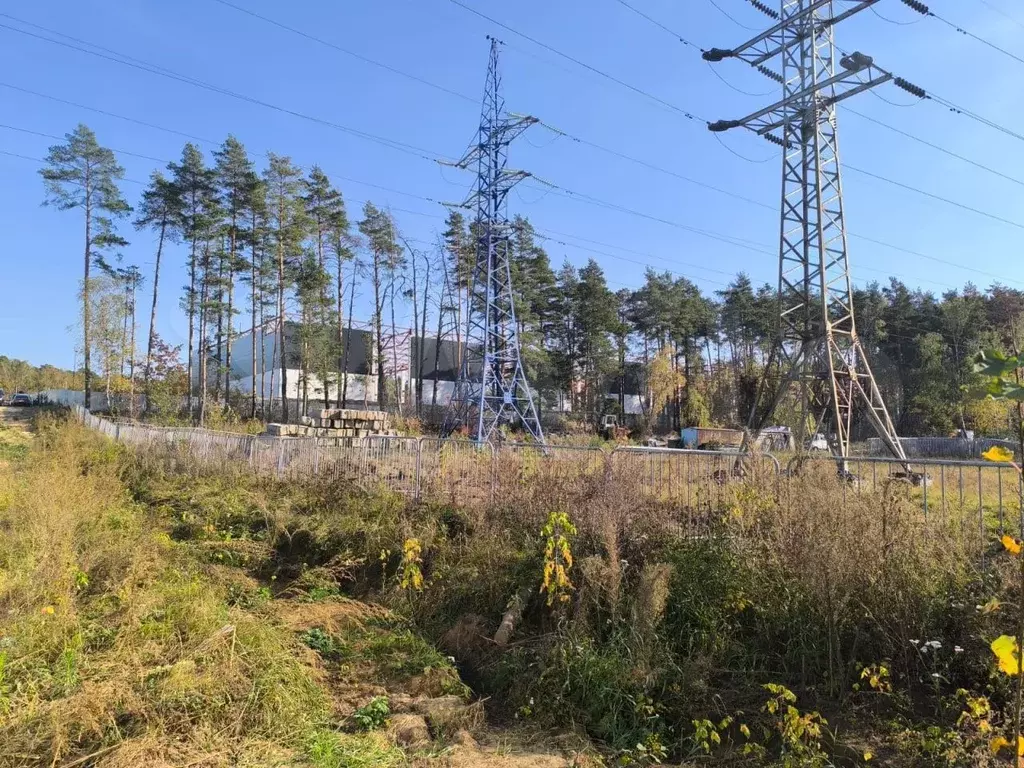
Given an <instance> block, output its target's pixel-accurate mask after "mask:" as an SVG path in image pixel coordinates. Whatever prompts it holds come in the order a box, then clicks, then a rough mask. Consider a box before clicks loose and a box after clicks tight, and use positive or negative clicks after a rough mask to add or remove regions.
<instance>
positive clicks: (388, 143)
mask: <svg viewBox="0 0 1024 768" xmlns="http://www.w3.org/2000/svg"><path fill="white" fill-rule="evenodd" d="M0 15H2V16H5V17H7V18H13V17H10V16H9V15H8V14H0ZM18 21H19V22H20V21H21V20H20V19H18ZM22 23H28V22H22ZM33 26H38V25H33ZM0 29H6V30H8V31H11V32H16V33H18V34H21V35H26V36H28V37H34V38H36V39H38V40H43V41H45V42H48V43H52V44H54V45H59V46H62V47H64V48H69V49H71V50H75V51H79V52H81V53H86V54H89V55H90V56H95V57H97V58H101V59H106V60H107V61H112V62H114V63H116V64H121V65H123V66H127V67H132V68H134V69H139V70H142V71H144V72H149V73H150V74H155V75H160V76H161V77H166V78H168V79H171V80H175V81H178V82H181V83H185V84H186V85H192V86H194V87H196V88H202V89H204V90H207V91H211V92H213V93H219V94H222V95H225V96H230V97H231V98H234V99H238V100H240V101H244V102H247V103H250V104H255V105H257V106H260V107H264V108H266V109H272V110H274V111H276V112H281V113H284V114H288V115H292V116H293V117H298V118H300V119H303V120H307V121H309V122H312V123H316V124H318V125H323V126H325V127H328V128H332V129H334V130H337V131H341V132H342V133H347V134H349V135H352V136H356V137H357V138H361V139H365V140H366V141H371V142H374V143H376V144H380V145H381V146H385V147H389V148H390V149H395V150H397V151H400V152H405V153H407V154H411V155H413V156H416V157H420V158H421V159H424V160H433V159H434V158H433V157H428V156H427V155H429V154H431V153H430V152H429V150H425V149H422V148H421V147H416V146H414V145H412V144H407V143H405V142H400V141H396V140H394V139H388V138H385V137H383V136H377V135H375V134H372V133H368V132H366V131H361V130H359V129H356V128H351V127H350V126H346V125H341V124H339V123H335V122H332V121H330V120H325V119H323V118H319V117H314V116H313V115H308V114H305V113H303V112H298V111H296V110H293V109H289V108H287V107H281V106H278V105H276V104H271V103H270V102H267V101H263V100H262V99H257V98H254V97H252V96H246V95H245V94H241V93H237V92H235V91H231V90H228V89H226V88H221V87H219V86H216V85H211V84H210V83H206V82H203V81H201V80H197V79H195V78H192V77H189V76H187V75H181V74H179V73H177V72H173V71H172V70H169V69H166V68H164V67H159V66H157V65H153V64H149V63H137V62H140V61H141V60H138V59H136V60H128V58H129V57H124V56H123V55H121V54H115V55H113V56H111V55H107V54H104V53H98V52H97V51H90V50H89V49H87V48H83V47H81V46H79V45H74V44H72V43H66V42H64V41H62V40H54V39H52V38H48V37H45V36H43V35H39V34H36V33H34V32H29V31H27V30H24V29H18V28H16V27H11V26H9V25H7V24H0ZM47 31H48V32H50V33H51V34H57V35H60V34H61V33H59V32H53V31H52V30H47ZM117 56H122V58H117Z"/></svg>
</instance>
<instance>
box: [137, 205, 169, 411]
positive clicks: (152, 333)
mask: <svg viewBox="0 0 1024 768" xmlns="http://www.w3.org/2000/svg"><path fill="white" fill-rule="evenodd" d="M166 234H167V217H166V216H165V217H164V219H163V221H161V222H160V239H159V240H157V245H156V264H155V265H154V266H153V304H152V307H151V308H150V311H149V340H148V341H147V342H146V368H145V369H144V370H143V371H142V381H143V389H144V390H145V395H146V407H145V408H144V409H143V413H145V412H146V411H148V410H149V400H150V391H149V389H150V388H149V379H150V375H151V371H150V368H151V367H152V365H153V341H154V339H155V338H156V300H157V290H158V289H159V287H160V258H161V257H162V256H163V252H164V236H165V235H166Z"/></svg>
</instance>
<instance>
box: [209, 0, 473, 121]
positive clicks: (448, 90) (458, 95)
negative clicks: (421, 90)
mask: <svg viewBox="0 0 1024 768" xmlns="http://www.w3.org/2000/svg"><path fill="white" fill-rule="evenodd" d="M213 2H215V3H220V4H221V5H223V6H225V7H227V8H233V9H234V10H236V11H238V12H239V13H244V14H246V15H248V16H251V17H253V18H254V19H259V20H260V21H262V22H264V23H266V24H271V25H273V26H275V27H278V28H280V29H283V30H286V31H288V32H291V33H292V34H293V35H299V36H300V37H304V38H305V39H307V40H312V41H313V42H315V43H319V44H320V45H323V46H326V47H328V48H332V49H334V50H335V51H339V52H340V53H344V54H345V55H346V56H351V57H353V58H355V59H358V60H359V61H362V62H365V63H367V64H370V65H372V66H374V67H379V68H381V69H384V70H386V71H388V72H391V73H393V74H396V75H399V76H400V77H405V78H408V79H409V80H413V81H415V82H417V83H420V84H421V85H425V86H427V87H429V88H434V89H436V90H438V91H441V92H443V93H447V94H449V95H450V96H455V97H456V98H459V99H462V100H464V101H468V102H470V103H472V104H477V103H479V99H474V98H473V97H471V96H467V95H466V94H464V93H459V92H458V91H454V90H452V89H451V88H446V87H445V86H443V85H438V84H437V83H432V82H430V81H429V80H426V79H424V78H422V77H419V76H418V75H414V74H411V73H409V72H405V71H403V70H401V69H398V68H397V67H392V66H391V65H390V64H385V63H383V62H380V61H377V60H375V59H371V58H369V57H368V56H363V55H362V54H361V53H356V52H355V51H350V50H349V49H348V48H343V47H341V46H340V45H338V44H336V43H332V42H330V41H329V40H324V39H323V38H320V37H316V36H315V35H311V34H310V33H308V32H303V31H302V30H301V29H296V28H295V27H290V26H288V25H287V24H284V23H282V22H280V21H277V20H275V19H271V18H269V17H267V16H263V15H262V14H259V13H256V12H255V11H251V10H249V9H248V8H243V7H242V6H240V5H235V4H234V3H230V2H228V0H213Z"/></svg>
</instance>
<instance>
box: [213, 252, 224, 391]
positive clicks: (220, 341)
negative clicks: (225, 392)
mask: <svg viewBox="0 0 1024 768" xmlns="http://www.w3.org/2000/svg"><path fill="white" fill-rule="evenodd" d="M216 302H217V334H216V342H215V348H216V350H217V355H216V358H215V359H216V360H217V367H216V368H215V369H214V372H213V401H214V402H215V403H219V402H220V373H221V370H222V369H223V367H224V238H223V237H221V241H220V250H219V252H218V258H217V299H216Z"/></svg>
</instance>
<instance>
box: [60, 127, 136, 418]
mask: <svg viewBox="0 0 1024 768" xmlns="http://www.w3.org/2000/svg"><path fill="white" fill-rule="evenodd" d="M65 139H66V143H64V144H57V145H54V146H52V147H50V150H49V152H48V153H47V156H46V167H44V168H42V169H41V170H40V174H41V175H42V177H43V182H44V184H45V187H46V198H45V200H44V202H43V205H52V206H54V207H55V208H57V209H58V210H61V211H69V210H73V209H75V208H80V209H82V212H83V214H84V219H85V222H84V223H85V248H84V252H85V257H84V270H83V277H82V349H83V357H84V360H83V363H84V367H85V407H86V408H89V407H90V404H91V394H92V382H91V380H90V376H91V358H90V350H91V348H92V344H91V340H90V330H91V329H90V321H91V309H92V308H91V302H90V296H89V292H90V286H91V284H90V274H89V273H90V267H91V265H92V264H93V263H94V262H95V261H97V259H102V258H103V254H104V253H106V252H107V251H109V250H111V249H112V248H117V247H123V246H125V245H127V241H126V240H125V239H124V238H122V237H120V236H118V235H117V233H116V228H115V225H114V221H115V219H119V218H123V217H125V216H127V215H128V214H129V213H130V212H131V207H130V206H129V205H128V203H127V202H126V201H125V199H124V198H123V197H122V196H121V190H120V189H119V188H118V186H117V184H118V182H119V181H121V180H122V179H123V178H124V169H123V168H122V167H121V166H120V165H118V163H117V158H115V157H114V153H113V152H112V151H111V150H109V149H107V148H106V147H101V146H100V145H99V142H97V141H96V134H94V133H93V132H92V130H91V129H89V128H88V127H87V126H86V125H83V124H79V125H78V127H77V128H75V130H74V131H73V132H72V133H69V134H66V136H65Z"/></svg>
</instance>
